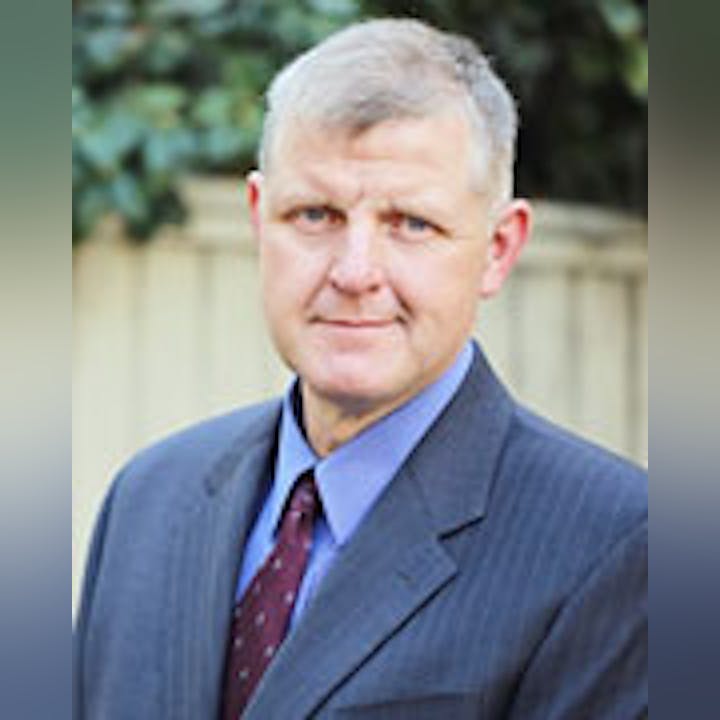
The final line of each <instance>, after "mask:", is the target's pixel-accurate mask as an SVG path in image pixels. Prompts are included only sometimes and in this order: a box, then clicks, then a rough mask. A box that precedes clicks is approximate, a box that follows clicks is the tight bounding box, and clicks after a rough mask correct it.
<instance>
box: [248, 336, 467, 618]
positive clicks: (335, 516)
mask: <svg viewBox="0 0 720 720" xmlns="http://www.w3.org/2000/svg"><path fill="white" fill-rule="evenodd" d="M472 356H473V349H472V344H471V343H470V342H468V343H467V344H466V345H465V347H464V348H463V350H462V351H461V352H460V354H459V355H458V357H457V358H456V360H455V362H454V363H453V364H452V365H451V366H450V368H448V370H446V371H445V373H443V375H441V376H440V378H439V379H438V380H436V381H435V382H434V383H432V384H431V385H429V386H428V387H426V388H425V389H424V390H423V391H422V392H420V393H419V394H418V395H416V396H415V397H413V398H412V399H411V400H409V401H408V402H407V403H405V404H404V405H401V406H400V407H399V408H397V409H395V410H394V411H393V412H392V413H390V414H389V415H386V416H385V417H383V418H381V419H380V420H378V421H377V422H376V423H374V424H373V425H371V426H369V427H367V428H366V429H365V430H363V431H362V432H361V433H359V434H358V435H356V436H355V437H353V438H352V439H351V440H349V441H348V442H347V443H345V444H344V445H341V446H340V447H338V448H336V449H335V450H333V451H332V452H331V453H330V454H329V455H328V456H327V457H324V458H320V457H319V456H318V455H317V454H316V453H315V452H314V450H313V449H312V448H311V447H310V445H309V444H308V442H307V440H306V439H305V436H304V434H303V431H302V429H301V427H300V425H299V423H298V419H297V418H296V417H295V413H294V411H293V393H294V392H296V386H297V381H295V382H293V384H292V385H291V387H290V389H289V390H288V392H287V393H286V395H285V399H284V402H283V408H282V417H281V420H280V437H279V444H278V453H277V459H276V464H275V476H274V478H273V483H272V486H271V489H270V491H269V493H268V496H267V498H266V499H265V502H264V504H263V506H262V509H261V510H260V514H259V515H258V518H257V520H256V522H255V525H254V526H253V530H252V532H251V534H250V538H249V539H248V543H247V545H246V549H245V553H244V557H243V560H242V568H241V572H240V576H239V578H238V586H237V599H240V597H241V596H242V593H243V592H244V590H245V588H246V587H247V586H248V585H249V584H250V581H251V580H252V578H253V577H254V575H255V573H256V572H257V571H258V569H259V568H260V566H261V565H262V563H263V561H264V559H265V557H266V556H267V555H268V553H269V552H270V551H271V550H272V548H273V546H274V544H275V539H276V533H277V530H278V526H279V522H280V519H281V515H282V510H283V507H284V505H285V501H286V500H287V498H288V496H289V494H290V493H291V491H292V488H293V485H294V483H295V480H297V478H298V477H299V476H300V475H301V474H302V473H303V472H305V471H306V470H308V469H310V468H315V482H316V484H317V488H318V492H319V495H320V499H321V501H322V507H323V513H322V514H321V516H320V517H319V519H318V520H317V521H316V523H315V531H314V537H313V546H312V549H311V552H310V557H309V559H308V565H307V568H306V571H305V575H304V577H303V581H302V584H301V585H300V590H299V592H298V597H297V600H296V602H295V607H294V609H293V614H292V618H291V624H292V623H295V622H296V621H297V619H298V618H299V617H300V615H301V614H302V612H303V610H304V609H305V607H306V606H307V604H308V602H309V600H310V599H311V598H312V596H313V594H314V593H315V591H316V590H317V587H318V585H319V583H320V581H321V580H322V578H323V577H324V575H325V573H326V572H327V570H328V568H329V567H330V565H331V564H332V562H333V560H335V558H336V556H337V554H338V551H339V550H340V549H341V548H342V547H343V545H345V543H347V542H348V540H349V539H350V538H351V537H352V535H353V533H354V532H355V530H356V529H357V527H358V525H359V524H360V523H361V522H362V519H363V518H364V517H365V515H366V514H367V513H368V512H369V510H370V509H371V508H372V506H373V504H374V503H375V502H376V500H377V499H378V498H379V497H380V494H381V493H382V491H383V490H384V489H385V488H386V486H387V485H388V483H389V482H390V481H391V480H392V478H393V477H394V476H395V474H396V473H397V471H398V470H399V469H400V467H401V466H402V465H403V463H404V462H405V460H406V459H407V457H408V456H409V455H410V453H411V452H412V450H413V449H414V448H415V446H416V445H417V444H418V443H419V442H420V440H421V439H422V437H423V436H424V435H425V433H426V432H427V430H428V429H429V428H430V426H431V425H432V424H433V423H434V422H435V420H436V419H437V417H438V416H439V415H440V413H441V412H442V411H443V410H444V408H445V407H446V406H447V404H448V403H449V402H450V400H451V399H452V397H453V396H454V395H455V393H456V392H457V390H458V388H459V387H460V385H461V383H462V381H463V380H464V378H465V375H466V374H467V371H468V370H469V368H470V364H471V362H472Z"/></svg>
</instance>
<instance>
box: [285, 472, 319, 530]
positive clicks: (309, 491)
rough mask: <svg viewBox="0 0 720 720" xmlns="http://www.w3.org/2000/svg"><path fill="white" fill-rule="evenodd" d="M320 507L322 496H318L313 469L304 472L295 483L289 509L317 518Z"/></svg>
mask: <svg viewBox="0 0 720 720" xmlns="http://www.w3.org/2000/svg"><path fill="white" fill-rule="evenodd" d="M319 507H320V497H319V496H318V491H317V486H316V485H315V477H314V475H313V472H312V470H308V471H307V472H306V473H303V474H302V475H301V476H300V477H299V478H298V480H297V481H296V483H295V487H294V488H293V491H292V495H291V496H290V503H289V506H288V510H289V511H290V512H298V513H301V514H302V515H305V516H309V517H310V518H311V519H314V518H315V515H316V514H317V512H318V509H319Z"/></svg>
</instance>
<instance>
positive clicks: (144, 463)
mask: <svg viewBox="0 0 720 720" xmlns="http://www.w3.org/2000/svg"><path fill="white" fill-rule="evenodd" d="M280 409H281V401H280V400H279V399H274V400H270V401H267V402H264V403H259V404H256V405H251V406H248V407H245V408H240V409H238V410H234V411H232V412H229V413H226V414H223V415H220V416H217V417H213V418H209V419H207V420H204V421H202V422H199V423H196V424H194V425H191V426H190V427H187V428H185V429H183V430H180V431H178V432H175V433H173V434H171V435H169V436H167V437H165V438H163V439H162V440H159V441H158V442H156V443H153V444H152V445H149V446H148V447H146V448H144V449H142V450H140V451H139V452H138V453H136V454H135V455H134V456H133V457H132V458H130V460H129V461H128V462H127V463H126V464H125V466H124V467H123V468H122V469H121V470H120V472H119V473H118V476H117V479H116V484H119V485H121V486H122V488H123V491H124V492H129V491H132V490H133V489H134V487H135V486H136V485H144V484H146V483H147V481H148V478H152V479H153V484H162V482H163V479H165V480H167V481H172V484H173V485H174V486H175V487H177V489H182V488H183V485H184V484H186V483H192V484H197V481H198V479H200V478H202V477H205V476H207V474H208V473H210V472H211V471H212V469H213V468H214V467H216V466H217V465H218V464H221V463H222V462H223V460H224V459H225V458H226V457H227V456H228V455H237V454H238V453H241V452H243V450H246V449H248V448H250V447H251V446H253V445H254V444H255V443H258V442H270V441H271V440H270V439H271V437H272V436H273V435H274V433H275V432H276V431H277V424H278V421H279V417H280ZM186 489H187V488H186Z"/></svg>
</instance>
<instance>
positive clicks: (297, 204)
mask: <svg viewBox="0 0 720 720" xmlns="http://www.w3.org/2000/svg"><path fill="white" fill-rule="evenodd" d="M471 157H473V149H472V147H471V135H470V128H469V124H468V122H467V120H466V118H465V116H464V115H463V114H461V113H453V114H444V115H436V116H432V117H428V118H424V119H408V120H392V121H385V122H383V123H380V124H378V125H376V126H374V127H372V128H370V129H369V130H366V131H365V132H363V133H361V134H359V135H355V136H348V135H347V134H343V133H340V132H337V133H329V132H327V131H326V130H322V129H319V128H317V127H315V128H303V129H298V128H297V127H294V128H292V129H288V130H286V131H285V132H284V133H283V134H282V135H281V137H280V138H279V139H278V142H277V144H276V146H275V148H274V150H273V157H272V161H271V168H270V170H269V172H268V175H267V176H266V177H264V178H261V177H260V176H259V175H257V174H255V175H253V176H251V178H250V185H249V191H248V194H249V198H250V205H251V210H252V216H253V224H254V227H255V231H256V234H257V238H258V241H259V252H260V264H261V272H262V280H263V295H264V304H265V311H266V315H267V318H268V322H269V325H270V330H271V333H272V335H273V338H274V341H275V343H276V346H277V348H278V350H279V352H280V354H281V355H282V357H283V359H284V360H285V361H286V362H287V364H288V365H289V366H290V367H291V368H293V369H294V370H295V372H297V373H298V375H299V376H300V377H301V379H302V383H303V392H304V394H305V397H306V399H307V398H309V399H310V400H316V401H319V402H325V403H327V402H329V403H331V404H332V405H334V406H337V407H338V408H340V409H342V410H344V411H345V412H349V413H353V412H355V413H367V412H377V411H379V412H380V414H383V411H389V410H391V409H392V408H394V407H396V406H397V405H399V404H401V403H402V402H404V401H405V400H406V399H408V398H409V397H411V396H413V395H414V394H416V393H417V392H418V391H419V390H421V389H422V388H423V387H425V386H426V385H428V384H429V383H430V382H432V381H433V380H435V379H436V378H437V377H439V375H440V374H441V373H442V372H443V371H444V370H445V369H446V368H447V367H449V365H450V364H451V363H452V361H453V360H454V358H455V357H456V355H457V353H458V352H459V351H460V349H461V348H462V346H463V344H464V342H465V341H466V339H467V337H468V335H469V333H470V332H471V329H472V326H473V322H474V314H475V308H476V304H477V300H478V298H479V296H480V295H481V294H483V292H484V290H486V288H484V284H483V283H484V276H485V273H486V268H487V264H488V257H489V254H490V253H489V249H490V248H491V244H489V239H490V238H491V236H492V232H493V231H492V228H491V224H490V222H489V218H488V215H487V202H486V200H485V199H484V198H483V196H482V195H481V194H480V193H478V192H477V191H476V190H474V189H473V186H472V184H471V182H470V180H471V178H470V172H469V167H470V161H469V159H470V158H471ZM486 294H491V292H487V293H486Z"/></svg>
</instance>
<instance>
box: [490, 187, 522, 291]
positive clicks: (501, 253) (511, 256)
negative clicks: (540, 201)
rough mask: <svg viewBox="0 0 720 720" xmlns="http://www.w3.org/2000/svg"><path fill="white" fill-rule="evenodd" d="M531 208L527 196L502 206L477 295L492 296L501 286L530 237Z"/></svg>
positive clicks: (491, 237)
mask: <svg viewBox="0 0 720 720" xmlns="http://www.w3.org/2000/svg"><path fill="white" fill-rule="evenodd" d="M531 225H532V208H531V207H530V203H528V202H527V201H526V200H519V199H515V200H511V201H510V202H509V203H507V204H506V205H505V206H504V207H503V209H502V210H501V212H500V214H499V216H498V218H497V220H496V221H495V225H494V227H493V230H492V235H491V236H490V243H489V245H488V257H487V265H486V266H485V269H484V271H483V276H482V279H481V281H480V297H481V298H483V299H486V298H491V297H493V295H495V294H496V293H497V292H498V291H499V290H500V288H501V287H502V286H503V283H504V282H505V279H506V278H507V276H508V275H509V274H510V271H511V270H512V269H513V267H514V266H515V263H516V262H517V259H518V257H520V251H521V250H522V249H523V247H524V246H525V243H526V242H527V240H528V238H529V237H530V228H531Z"/></svg>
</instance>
